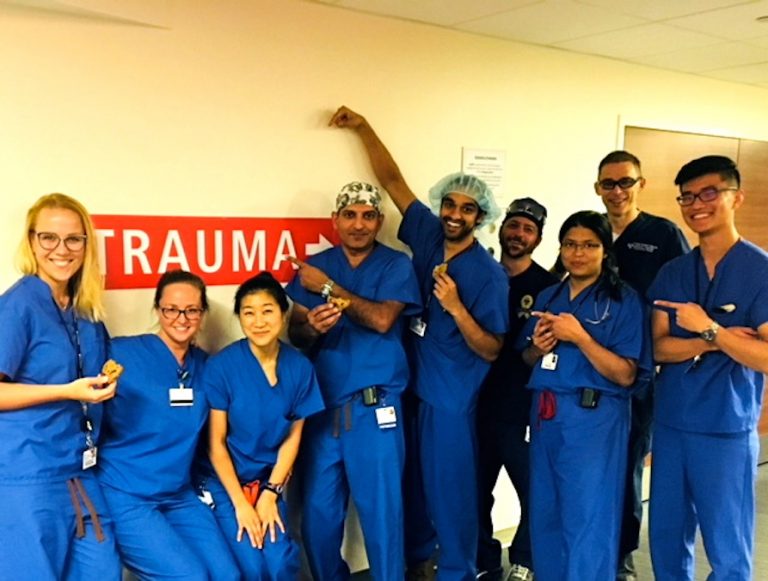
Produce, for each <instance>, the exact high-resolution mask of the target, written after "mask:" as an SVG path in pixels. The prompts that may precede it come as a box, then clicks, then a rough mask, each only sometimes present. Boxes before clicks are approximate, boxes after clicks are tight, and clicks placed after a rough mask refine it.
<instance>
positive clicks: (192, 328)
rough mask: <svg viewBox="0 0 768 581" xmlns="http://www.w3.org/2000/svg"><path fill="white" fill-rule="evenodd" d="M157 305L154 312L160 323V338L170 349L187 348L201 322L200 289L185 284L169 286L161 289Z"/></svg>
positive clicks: (201, 304) (179, 283)
mask: <svg viewBox="0 0 768 581" xmlns="http://www.w3.org/2000/svg"><path fill="white" fill-rule="evenodd" d="M158 304H159V307H158V308H157V309H155V310H156V311H157V320H158V321H159V322H160V333H159V335H160V338H161V339H162V340H163V341H165V343H166V344H167V345H169V346H171V347H180V348H183V349H186V348H187V347H189V345H190V343H191V342H192V340H193V339H194V338H195V335H197V332H198V331H199V330H200V325H201V323H202V320H203V314H204V311H203V303H202V293H201V292H200V289H199V288H197V287H196V286H194V285H191V284H189V283H186V282H176V283H172V284H169V285H167V286H166V287H165V288H164V289H163V294H162V296H161V297H160V300H159V301H158ZM179 311H185V312H184V313H183V314H182V313H180V312H179Z"/></svg>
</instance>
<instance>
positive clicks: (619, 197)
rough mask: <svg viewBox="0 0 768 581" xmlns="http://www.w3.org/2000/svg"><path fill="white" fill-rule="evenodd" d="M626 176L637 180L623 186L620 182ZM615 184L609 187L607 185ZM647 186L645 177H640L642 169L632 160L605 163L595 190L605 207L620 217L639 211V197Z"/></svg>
mask: <svg viewBox="0 0 768 581" xmlns="http://www.w3.org/2000/svg"><path fill="white" fill-rule="evenodd" d="M624 178H630V181H631V180H637V181H636V182H635V184H634V185H632V186H630V187H627V188H621V187H620V186H619V185H618V183H616V182H619V181H621V180H622V179H624ZM606 180H607V184H608V185H613V187H612V188H610V189H607V188H606V187H604V186H605V185H606ZM644 187H645V179H644V178H642V177H640V170H639V168H638V167H637V166H635V164H633V163H632V162H630V161H622V162H618V163H608V164H605V165H604V166H603V167H602V168H601V169H600V175H599V176H598V177H597V182H596V183H595V192H597V195H599V196H600V197H601V198H602V199H603V204H605V209H606V211H607V212H608V214H609V215H610V216H613V217H620V216H625V215H627V214H633V213H635V212H637V211H638V210H637V199H638V196H639V195H640V192H641V191H642V189H643V188H644Z"/></svg>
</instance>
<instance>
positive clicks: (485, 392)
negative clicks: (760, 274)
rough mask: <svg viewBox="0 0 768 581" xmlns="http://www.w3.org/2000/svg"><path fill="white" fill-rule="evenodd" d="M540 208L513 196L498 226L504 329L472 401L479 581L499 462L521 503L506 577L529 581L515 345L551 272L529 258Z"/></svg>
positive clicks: (495, 552)
mask: <svg viewBox="0 0 768 581" xmlns="http://www.w3.org/2000/svg"><path fill="white" fill-rule="evenodd" d="M546 219H547V209H546V208H545V207H544V206H542V205H541V204H539V203H538V202H537V201H536V200H534V199H532V198H520V199H517V200H514V201H513V202H512V203H511V204H510V205H509V207H508V208H507V212H506V215H505V216H504V221H503V222H502V225H501V229H500V230H499V245H500V248H501V258H500V261H501V265H502V266H503V267H504V270H505V271H506V272H507V275H508V276H509V331H507V335H506V337H505V339H504V346H503V347H502V349H501V353H499V357H498V359H496V361H494V362H493V365H492V366H491V370H490V372H489V373H488V377H486V378H485V382H484V383H483V387H482V389H481V391H480V400H479V402H478V406H477V439H478V478H479V479H478V488H479V500H480V504H479V509H480V537H479V543H478V547H477V569H478V571H480V572H481V573H482V576H481V577H480V578H481V579H483V581H498V580H500V579H501V575H502V566H501V544H500V543H499V541H497V540H496V539H494V538H493V522H492V520H491V509H492V508H493V501H494V499H493V489H494V486H495V485H496V480H497V479H498V477H499V472H500V470H501V467H502V466H503V467H504V469H505V470H506V471H507V474H508V475H509V478H510V480H511V481H512V485H513V486H514V487H515V492H516V493H517V497H518V500H519V501H520V524H519V526H518V527H517V531H516V533H515V538H514V540H513V541H512V544H511V545H510V547H509V562H510V564H511V568H510V571H509V574H508V576H507V581H531V579H533V564H532V559H531V539H530V531H529V529H528V489H529V473H530V471H529V464H530V463H529V459H528V452H529V450H528V448H529V441H530V438H529V435H530V434H529V416H530V409H531V397H532V395H531V394H532V392H531V391H530V390H528V389H526V388H525V384H526V383H527V382H528V377H529V376H530V374H531V368H530V367H529V366H528V365H526V364H525V362H524V361H523V360H522V357H521V355H520V352H519V351H516V350H515V349H514V343H515V339H517V335H518V334H519V333H520V331H521V330H522V329H523V327H524V326H525V322H526V321H527V320H528V318H529V317H530V314H531V309H532V308H533V304H534V302H535V301H536V296H537V295H538V294H539V292H540V291H542V290H543V289H545V288H546V287H548V286H550V285H552V284H555V283H557V281H558V279H557V277H556V276H555V275H554V274H552V273H550V272H549V271H548V270H546V269H545V268H544V267H542V266H541V265H539V264H538V263H536V262H534V260H533V256H532V255H533V251H534V250H535V249H536V247H537V246H538V245H539V243H540V242H541V237H542V232H543V229H544V223H545V222H546Z"/></svg>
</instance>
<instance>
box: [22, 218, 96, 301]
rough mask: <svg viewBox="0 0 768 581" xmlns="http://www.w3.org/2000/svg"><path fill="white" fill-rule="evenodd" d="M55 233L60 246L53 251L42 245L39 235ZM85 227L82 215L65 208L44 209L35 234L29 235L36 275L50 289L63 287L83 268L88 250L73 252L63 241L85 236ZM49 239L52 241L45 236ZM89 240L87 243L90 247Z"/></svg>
mask: <svg viewBox="0 0 768 581" xmlns="http://www.w3.org/2000/svg"><path fill="white" fill-rule="evenodd" d="M40 233H45V234H55V235H56V236H58V238H59V239H60V240H59V243H58V245H57V246H56V247H55V248H53V249H52V250H46V249H45V248H43V247H42V246H41V245H40V240H39V236H38V234H40ZM84 235H85V228H83V222H82V220H80V216H79V215H78V214H77V213H76V212H74V211H72V210H68V209H65V208H43V209H42V210H40V213H39V214H38V216H37V220H36V221H35V224H34V232H32V233H31V234H30V243H31V245H32V251H33V253H34V255H35V261H36V262H37V272H36V274H37V276H38V277H39V278H40V279H41V280H43V281H45V282H46V283H47V284H48V285H50V286H51V288H63V287H66V285H67V284H68V283H69V281H70V279H71V278H72V277H73V276H75V275H76V274H77V272H78V271H79V270H80V268H82V266H83V260H84V258H85V247H83V248H80V249H79V250H76V251H72V250H70V249H69V248H67V245H66V244H65V242H64V240H65V239H66V238H67V237H70V236H74V237H77V236H84ZM46 238H53V237H50V236H46ZM89 243H90V241H86V244H89Z"/></svg>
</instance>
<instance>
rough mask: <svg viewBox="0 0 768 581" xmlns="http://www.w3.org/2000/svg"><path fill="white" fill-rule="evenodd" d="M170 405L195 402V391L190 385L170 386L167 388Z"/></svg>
mask: <svg viewBox="0 0 768 581" xmlns="http://www.w3.org/2000/svg"><path fill="white" fill-rule="evenodd" d="M168 400H169V402H170V404H171V407H182V406H187V407H188V406H191V405H193V404H194V403H195V391H194V390H193V389H192V388H191V387H183V386H179V387H172V388H171V389H169V390H168Z"/></svg>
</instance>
